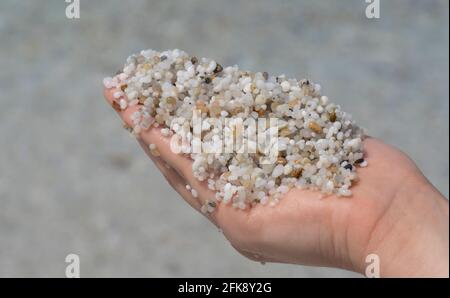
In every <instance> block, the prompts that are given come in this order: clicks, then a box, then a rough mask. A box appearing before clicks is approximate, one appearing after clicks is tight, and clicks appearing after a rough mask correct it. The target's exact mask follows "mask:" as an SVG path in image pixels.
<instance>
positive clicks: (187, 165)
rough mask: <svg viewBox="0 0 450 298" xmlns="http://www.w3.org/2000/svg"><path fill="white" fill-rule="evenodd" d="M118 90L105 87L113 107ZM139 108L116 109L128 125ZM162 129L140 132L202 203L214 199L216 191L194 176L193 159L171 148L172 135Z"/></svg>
mask: <svg viewBox="0 0 450 298" xmlns="http://www.w3.org/2000/svg"><path fill="white" fill-rule="evenodd" d="M116 91H118V90H117V89H114V88H113V89H105V91H104V95H105V98H106V99H107V101H108V102H109V103H110V104H111V105H113V107H114V103H115V102H116V99H115V98H114V93H115V92H116ZM138 109H139V107H138V106H133V107H128V108H127V109H126V110H118V109H115V110H116V111H117V113H118V114H119V116H120V117H121V118H122V120H123V121H124V122H125V123H126V124H127V125H128V126H132V121H131V114H132V113H133V112H135V111H137V110H138ZM160 130H161V129H160V128H159V127H156V128H155V127H151V128H150V129H148V130H145V131H142V132H141V133H140V138H141V139H142V140H143V141H144V142H145V143H146V144H147V145H149V144H154V145H155V146H156V148H157V149H158V151H159V154H160V156H161V158H162V159H163V160H164V161H165V162H167V163H168V164H169V165H170V166H171V167H173V168H174V169H175V170H176V171H177V172H178V173H179V174H180V175H181V176H183V177H184V179H185V180H186V181H187V182H188V184H189V185H190V186H191V187H193V188H194V189H195V190H196V191H197V193H198V198H199V199H200V201H201V203H202V204H204V203H206V201H214V198H215V193H214V192H212V191H211V190H209V189H208V187H207V183H206V182H202V181H199V180H198V179H197V178H195V177H194V174H193V172H192V160H191V159H190V158H189V157H188V156H186V155H182V154H176V153H174V152H173V151H172V150H171V146H170V137H164V136H162V135H161V132H160Z"/></svg>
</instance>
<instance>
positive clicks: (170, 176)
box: [139, 140, 201, 210]
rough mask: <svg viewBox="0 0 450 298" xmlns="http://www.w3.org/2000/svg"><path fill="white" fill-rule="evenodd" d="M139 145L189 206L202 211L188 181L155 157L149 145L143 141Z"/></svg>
mask: <svg viewBox="0 0 450 298" xmlns="http://www.w3.org/2000/svg"><path fill="white" fill-rule="evenodd" d="M139 145H141V147H142V149H143V150H144V152H145V153H146V154H147V155H148V157H150V159H151V160H152V161H153V162H154V163H155V165H156V167H157V168H158V169H159V171H160V172H161V173H162V174H163V176H164V177H165V178H166V180H167V181H168V182H169V184H170V186H172V187H173V188H174V189H175V190H176V191H177V192H178V193H179V194H180V195H181V196H182V197H183V199H184V200H185V201H186V202H187V203H188V204H189V205H191V206H192V207H193V208H194V209H196V210H200V207H201V205H200V202H199V201H198V200H197V199H196V198H194V197H193V196H192V193H191V192H190V191H189V190H187V189H186V180H184V178H183V177H181V176H180V175H179V174H178V173H177V172H176V171H175V170H174V169H173V168H171V167H170V165H168V164H167V163H166V162H164V161H163V160H162V159H161V158H159V157H156V156H153V154H152V153H151V152H150V149H149V148H148V146H147V144H145V143H144V142H143V141H142V140H139Z"/></svg>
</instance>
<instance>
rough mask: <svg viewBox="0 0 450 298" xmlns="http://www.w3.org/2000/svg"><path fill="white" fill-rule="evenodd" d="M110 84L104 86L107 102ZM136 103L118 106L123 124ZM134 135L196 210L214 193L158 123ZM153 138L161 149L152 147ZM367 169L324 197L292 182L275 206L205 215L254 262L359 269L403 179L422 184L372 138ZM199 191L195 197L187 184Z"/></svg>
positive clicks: (395, 153) (403, 160)
mask: <svg viewBox="0 0 450 298" xmlns="http://www.w3.org/2000/svg"><path fill="white" fill-rule="evenodd" d="M113 92H114V90H105V92H104V94H105V97H106V99H107V100H108V101H109V102H110V104H112V101H113V96H112V94H113ZM136 109H137V107H136V106H135V107H129V108H128V109H127V110H125V111H121V112H119V115H120V117H121V118H122V119H123V121H124V122H125V123H128V124H130V123H131V121H130V115H131V114H132V113H133V112H134V111H135V110H136ZM139 142H140V144H141V146H142V148H143V149H144V150H145V152H146V153H147V154H148V156H149V157H150V158H151V159H152V160H153V161H154V162H155V164H156V166H157V167H158V168H159V170H160V171H161V172H162V174H163V175H164V176H165V178H166V179H167V181H168V182H169V184H170V185H171V186H172V187H173V188H174V189H175V190H176V191H177V192H178V193H179V194H180V195H181V196H182V197H183V199H184V200H185V201H186V202H188V203H189V204H190V205H191V206H192V207H193V208H194V209H196V210H200V208H201V206H202V205H203V203H204V202H205V201H206V200H210V201H211V200H212V198H214V192H212V191H211V190H209V189H208V188H207V186H206V184H205V183H204V182H200V181H198V180H197V179H196V178H194V176H193V173H192V167H191V163H192V162H191V160H190V159H189V158H188V157H187V156H183V155H178V154H174V153H173V152H172V151H171V150H170V139H169V138H165V137H163V136H162V135H161V134H160V131H159V129H158V128H151V129H150V130H148V131H145V132H142V133H141V135H140V139H139ZM149 144H155V145H156V146H157V148H158V151H159V152H160V156H154V155H152V154H151V153H150V150H149V148H148V145H149ZM364 148H365V151H366V152H365V154H366V160H367V161H368V163H369V167H367V168H359V169H358V176H359V178H360V180H359V181H358V182H357V183H356V184H355V185H354V186H353V188H352V191H353V196H351V197H336V196H334V195H329V196H324V197H322V196H321V195H320V193H319V192H315V191H309V190H300V189H296V188H293V189H291V190H290V191H289V192H288V193H287V194H286V195H285V196H284V197H283V199H282V200H280V202H279V203H278V204H277V205H276V206H275V207H269V206H263V205H258V206H254V207H252V208H247V209H246V210H239V209H236V208H233V207H232V206H231V205H230V204H218V206H217V208H216V209H215V211H214V212H212V213H208V214H205V215H206V216H207V217H208V218H209V219H210V220H211V221H212V222H213V223H214V224H215V225H216V226H217V227H219V228H220V229H221V230H222V231H223V233H224V235H225V237H226V238H227V239H228V240H229V241H230V243H231V245H232V246H233V247H234V248H235V249H237V250H238V251H239V252H240V253H241V254H243V255H244V256H246V257H248V258H250V259H252V260H255V261H260V262H266V261H268V262H284V263H295V264H308V265H318V266H333V267H340V268H347V269H352V270H356V271H362V268H361V264H363V263H364V258H365V256H366V255H367V254H368V253H370V251H371V250H373V249H375V248H377V247H378V246H379V245H380V243H381V240H382V239H383V238H385V237H387V236H386V235H387V234H388V230H389V227H390V224H393V223H392V222H391V221H392V220H390V218H394V216H396V215H395V214H391V213H393V212H395V211H391V210H398V209H392V206H393V205H395V204H402V203H401V202H398V201H399V200H400V199H399V198H398V197H399V196H398V194H399V193H400V192H401V193H404V188H405V185H407V184H409V183H414V184H416V185H419V186H420V185H427V181H426V179H425V178H424V177H423V176H422V175H421V174H420V171H419V170H418V169H417V167H416V166H415V164H414V163H413V162H412V161H411V160H410V159H409V158H408V157H407V156H406V155H405V154H403V153H402V152H400V151H399V150H397V149H395V148H393V147H391V146H389V145H386V144H384V143H382V142H380V141H378V140H376V139H373V138H368V139H366V140H365V141H364ZM187 184H189V185H191V186H192V187H193V188H194V189H196V190H197V191H198V196H197V197H194V196H193V195H192V194H191V192H190V191H189V190H187V189H186V185H187Z"/></svg>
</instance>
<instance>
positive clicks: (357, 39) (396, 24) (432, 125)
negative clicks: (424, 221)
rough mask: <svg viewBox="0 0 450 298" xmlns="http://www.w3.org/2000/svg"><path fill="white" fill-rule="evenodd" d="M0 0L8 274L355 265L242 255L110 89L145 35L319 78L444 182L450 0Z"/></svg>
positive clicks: (275, 271)
mask: <svg viewBox="0 0 450 298" xmlns="http://www.w3.org/2000/svg"><path fill="white" fill-rule="evenodd" d="M380 3H381V14H380V19H377V20H374V19H367V18H366V17H365V9H366V5H367V4H366V3H365V1H364V0H340V1H335V0H320V1H313V0H310V1H294V0H293V1H275V0H274V1H261V0H258V1H256V0H246V1H211V0H209V1H206V0H205V1H200V0H196V1H195V0H180V1H144V0H132V1H120V0H115V1H106V0H95V1H92V0H91V1H86V0H81V1H80V8H81V10H80V19H67V18H66V15H65V10H66V5H67V4H66V3H65V2H64V1H63V0H48V1H45V0H22V1H14V0H2V1H1V2H0V90H1V92H0V103H1V108H0V123H1V125H0V142H1V147H0V148H1V149H0V150H1V151H0V152H1V154H0V276H1V277H22V276H24V277H35V276H44V277H53V276H54V277H64V276H65V275H64V272H65V267H66V265H67V264H66V263H65V262H64V260H65V256H66V255H67V254H69V253H75V254H78V255H79V256H80V259H81V276H82V277H97V276H98V277H120V276H127V277H141V276H144V277H263V276H264V277H345V276H358V275H356V274H353V273H350V272H347V271H343V270H336V269H327V268H314V267H306V266H293V265H281V264H266V265H264V266H263V265H260V264H258V263H254V262H251V261H249V260H247V259H245V258H243V257H241V256H240V255H239V254H238V253H237V252H235V251H234V250H233V249H232V248H231V247H230V245H229V244H228V242H227V241H226V240H225V239H224V238H223V236H222V235H221V234H220V233H219V232H218V231H217V230H216V229H215V228H214V227H213V226H212V225H211V224H210V223H209V222H207V220H206V219H204V218H203V217H202V216H199V214H197V213H196V212H193V211H192V210H191V209H190V207H189V206H188V205H187V204H185V203H184V202H183V201H182V200H181V199H180V198H179V197H178V196H177V194H176V193H175V191H173V190H172V189H171V188H170V187H169V185H168V184H167V183H166V182H165V181H164V179H163V178H162V176H161V175H160V174H159V172H158V171H157V169H156V167H154V166H153V165H152V163H151V162H150V161H149V160H148V158H147V157H146V156H145V154H144V153H143V152H142V151H141V149H140V147H139V146H138V145H137V143H136V142H135V141H134V139H133V138H132V137H131V136H130V135H129V134H128V133H127V132H126V131H125V130H124V129H122V126H121V121H119V119H118V117H117V116H116V115H115V114H114V112H113V111H112V109H111V108H110V107H109V106H108V105H107V104H106V103H105V102H104V100H103V98H102V89H103V86H102V78H103V77H105V76H109V75H112V74H114V73H115V72H116V70H118V69H119V67H120V66H121V65H122V63H123V62H124V61H125V59H126V57H127V56H128V55H129V54H131V53H133V52H137V51H140V50H141V49H146V48H153V49H157V50H164V49H171V48H180V49H183V50H185V51H187V52H189V53H192V54H195V55H197V56H199V57H202V56H203V57H211V58H214V59H216V60H217V61H219V62H221V63H222V65H233V64H238V65H240V66H241V68H243V69H248V70H252V71H269V72H270V73H273V74H281V73H284V74H286V75H288V76H290V77H296V78H299V79H300V78H305V77H307V78H310V79H312V80H313V81H317V82H318V83H320V84H321V85H322V89H323V93H324V94H326V95H328V96H329V97H330V99H331V100H333V101H335V102H337V103H339V104H341V105H342V106H343V108H344V110H346V111H349V112H350V113H351V114H353V116H354V118H355V119H356V120H357V121H358V122H359V124H361V125H362V126H364V127H366V128H367V129H368V131H369V133H370V134H371V135H372V136H375V137H378V138H381V139H383V140H384V141H386V142H388V143H390V144H393V145H396V146H398V147H400V148H401V149H402V150H404V151H406V152H407V153H408V154H409V155H410V156H411V157H412V158H413V159H414V160H415V161H416V162H417V164H418V165H419V167H420V168H421V169H422V170H423V172H424V173H425V175H426V176H427V177H428V178H429V180H430V181H431V182H432V183H433V184H434V185H435V186H436V187H437V188H438V189H439V190H440V191H441V192H442V193H443V194H444V195H445V196H446V197H447V198H448V194H449V184H448V181H449V137H448V135H449V115H448V113H449V85H448V82H449V68H448V67H449V58H448V57H449V56H448V51H449V40H448V34H449V25H448V22H449V15H448V9H449V7H448V6H449V2H448V1H447V0H442V1H438V0H429V1H421V0H397V1H386V0H381V1H380Z"/></svg>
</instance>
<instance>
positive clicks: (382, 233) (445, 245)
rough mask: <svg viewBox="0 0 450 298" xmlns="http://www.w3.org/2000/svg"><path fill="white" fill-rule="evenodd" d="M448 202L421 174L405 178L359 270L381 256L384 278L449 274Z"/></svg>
mask: <svg viewBox="0 0 450 298" xmlns="http://www.w3.org/2000/svg"><path fill="white" fill-rule="evenodd" d="M448 228H449V223H448V202H447V201H446V200H445V199H444V198H443V197H442V195H441V194H440V193H439V192H438V191H436V190H435V189H434V187H433V186H432V185H431V184H429V183H428V181H426V180H425V179H424V178H423V177H422V176H421V175H417V177H414V178H412V179H409V180H407V181H405V182H404V183H403V184H402V185H401V187H400V188H399V189H398V191H397V193H396V195H395V198H393V200H392V203H391V205H390V206H389V208H388V209H387V210H386V212H385V213H384V214H383V215H382V217H381V218H380V219H379V220H378V221H377V223H376V225H375V226H374V228H373V230H372V233H371V235H370V240H369V242H368V245H367V248H366V249H365V252H364V254H363V256H362V258H361V257H360V260H359V262H358V263H357V264H359V265H358V268H357V270H358V271H359V272H361V273H364V272H365V269H366V266H367V265H368V264H367V263H366V262H365V258H366V256H367V255H369V254H375V255H376V256H378V260H379V265H380V275H381V276H382V277H401V276H427V277H431V276H448V262H449V260H448V257H449V242H448V241H449V240H448V235H449V234H448V233H449V231H448Z"/></svg>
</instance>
